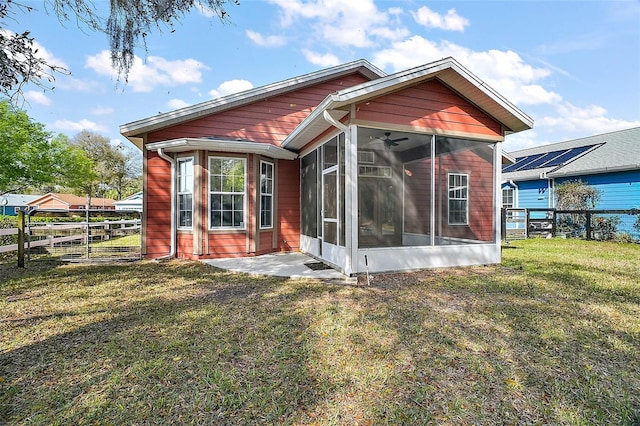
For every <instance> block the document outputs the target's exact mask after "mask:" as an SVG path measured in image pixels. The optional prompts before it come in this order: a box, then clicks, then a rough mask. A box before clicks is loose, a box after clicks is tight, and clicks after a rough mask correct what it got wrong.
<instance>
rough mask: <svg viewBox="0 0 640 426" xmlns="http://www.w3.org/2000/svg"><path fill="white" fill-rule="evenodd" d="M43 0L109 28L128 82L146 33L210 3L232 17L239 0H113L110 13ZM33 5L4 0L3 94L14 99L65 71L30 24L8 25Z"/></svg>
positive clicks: (63, 14) (0, 20)
mask: <svg viewBox="0 0 640 426" xmlns="http://www.w3.org/2000/svg"><path fill="white" fill-rule="evenodd" d="M25 1H26V0H25ZM99 3H101V2H98V4H99ZM30 4H33V3H30ZM42 4H43V6H45V5H46V6H48V7H49V8H50V9H51V10H53V12H54V13H55V15H56V16H57V18H58V20H59V21H60V22H61V23H65V22H67V21H72V22H73V21H75V22H76V23H77V24H78V25H85V26H86V27H88V28H89V29H91V30H93V31H99V32H104V33H105V34H106V35H107V37H108V39H109V46H110V48H111V61H112V65H113V68H114V69H116V70H117V71H118V75H119V76H120V77H121V78H123V79H124V80H125V82H126V81H127V77H128V75H129V70H130V69H131V66H132V65H133V60H134V58H135V49H136V47H137V46H140V45H142V46H143V47H144V49H145V52H146V49H147V46H146V37H147V35H148V34H149V33H150V32H151V31H152V30H154V29H155V30H158V31H162V30H163V29H169V30H170V31H171V32H173V31H174V28H173V24H174V22H176V21H179V20H180V19H181V18H182V17H184V16H186V15H187V14H188V13H189V12H190V11H191V10H192V9H194V8H196V7H204V8H207V9H208V10H209V11H210V12H211V14H212V15H217V16H218V18H219V19H220V20H221V21H222V22H228V13H227V6H228V5H230V4H235V5H238V4H239V0H111V1H110V2H109V6H110V7H109V9H108V12H109V13H108V15H106V13H105V14H103V13H102V11H101V10H98V9H97V8H96V3H95V2H94V1H92V0H42ZM33 9H34V8H33V6H31V5H25V4H20V3H18V2H16V1H15V0H0V79H1V80H0V95H2V96H6V97H8V98H10V99H11V100H12V101H15V100H16V98H17V97H20V96H21V95H22V87H23V86H24V85H25V84H27V83H30V82H31V83H34V84H36V85H38V86H40V87H42V88H45V89H46V88H52V87H49V85H50V84H51V83H52V82H53V80H54V78H55V75H56V73H60V72H66V70H64V69H62V68H60V67H56V66H55V65H52V64H49V63H47V62H46V60H45V59H44V58H42V57H41V56H39V55H38V52H37V50H36V49H34V39H33V37H31V36H30V32H29V31H28V30H25V31H23V32H21V33H13V32H11V31H7V30H3V28H5V27H6V24H5V23H6V21H7V20H8V19H11V20H13V21H14V22H15V21H17V20H18V19H17V13H16V12H18V11H19V12H23V13H29V12H32V11H33Z"/></svg>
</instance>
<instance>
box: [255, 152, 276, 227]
mask: <svg viewBox="0 0 640 426" xmlns="http://www.w3.org/2000/svg"><path fill="white" fill-rule="evenodd" d="M263 166H267V168H269V167H270V168H271V178H269V177H267V176H266V175H265V174H264V173H263V172H262V167H263ZM274 178H275V166H274V164H273V163H271V162H269V161H260V209H259V210H260V229H271V228H273V213H274V208H273V207H274V205H273V202H274V197H273V193H274V184H275V179H274ZM263 179H266V180H267V181H270V182H271V185H270V186H269V185H267V188H270V192H263V185H262V182H263ZM263 197H267V198H269V200H270V201H271V205H270V209H269V210H270V213H271V215H270V216H269V219H270V223H269V224H263V223H262V212H263V210H264V205H263V204H262V199H263Z"/></svg>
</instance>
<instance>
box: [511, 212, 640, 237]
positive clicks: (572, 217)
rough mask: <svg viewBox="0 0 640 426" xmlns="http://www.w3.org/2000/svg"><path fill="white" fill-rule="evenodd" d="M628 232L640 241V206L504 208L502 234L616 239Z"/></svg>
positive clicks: (628, 234)
mask: <svg viewBox="0 0 640 426" xmlns="http://www.w3.org/2000/svg"><path fill="white" fill-rule="evenodd" d="M622 235H625V236H627V237H628V239H630V240H635V241H638V242H640V210H638V209H629V210H556V209H542V208H532V209H518V208H506V209H502V238H503V240H514V239H519V238H529V237H532V236H542V237H546V236H552V237H557V236H565V237H575V238H585V239H587V240H592V239H597V240H614V239H616V238H620V237H621V236H622Z"/></svg>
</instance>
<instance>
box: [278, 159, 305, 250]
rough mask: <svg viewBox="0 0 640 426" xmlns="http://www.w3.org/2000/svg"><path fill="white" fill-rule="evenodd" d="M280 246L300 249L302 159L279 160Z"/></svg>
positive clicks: (282, 248) (286, 248)
mask: <svg viewBox="0 0 640 426" xmlns="http://www.w3.org/2000/svg"><path fill="white" fill-rule="evenodd" d="M277 198H278V217H277V220H278V224H279V226H278V230H279V233H278V242H277V243H278V247H279V248H280V250H282V251H290V250H299V249H300V161H299V160H294V161H279V162H278V193H277Z"/></svg>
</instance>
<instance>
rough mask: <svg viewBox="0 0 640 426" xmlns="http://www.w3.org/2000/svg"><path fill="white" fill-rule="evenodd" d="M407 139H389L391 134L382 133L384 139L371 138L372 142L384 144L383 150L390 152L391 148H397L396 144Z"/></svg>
mask: <svg viewBox="0 0 640 426" xmlns="http://www.w3.org/2000/svg"><path fill="white" fill-rule="evenodd" d="M408 139H409V138H407V137H404V138H396V139H391V132H384V139H383V138H381V137H377V138H374V137H371V140H372V142H375V141H380V142H382V143H383V144H384V147H385V149H387V150H390V149H391V148H392V147H394V146H398V145H399V144H398V142H402V141H406V140H408Z"/></svg>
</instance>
